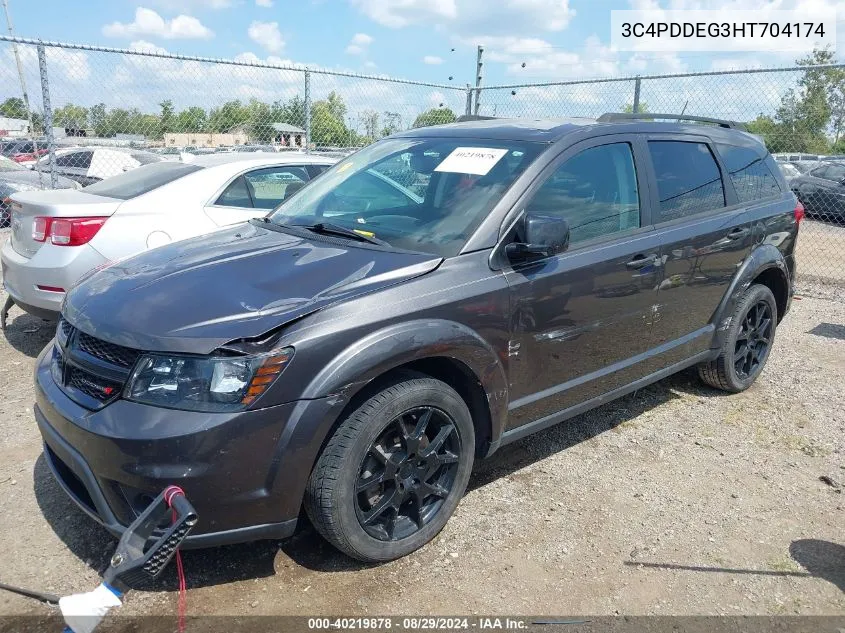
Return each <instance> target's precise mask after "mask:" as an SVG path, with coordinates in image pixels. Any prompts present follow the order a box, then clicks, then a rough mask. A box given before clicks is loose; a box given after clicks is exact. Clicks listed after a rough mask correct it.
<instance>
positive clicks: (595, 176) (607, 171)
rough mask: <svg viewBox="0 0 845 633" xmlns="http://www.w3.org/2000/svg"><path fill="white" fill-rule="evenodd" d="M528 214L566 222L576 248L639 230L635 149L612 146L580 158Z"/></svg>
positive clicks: (543, 190) (560, 172) (548, 184)
mask: <svg viewBox="0 0 845 633" xmlns="http://www.w3.org/2000/svg"><path fill="white" fill-rule="evenodd" d="M527 211H529V212H530V213H536V214H538V215H550V216H556V217H561V218H565V219H566V220H567V221H568V222H569V225H570V227H571V233H570V241H571V242H573V243H575V242H582V241H584V240H590V239H593V238H596V237H601V236H602V235H610V234H613V233H619V232H621V231H627V230H629V229H634V228H637V227H639V226H640V201H639V193H638V191H637V175H636V172H635V170H634V157H633V155H632V154H631V146H630V145H629V144H628V143H614V144H611V145H602V146H600V147H592V148H590V149H586V150H584V151H583V152H580V153H578V154H576V155H575V156H573V157H572V158H570V159H569V160H567V161H566V162H565V163H563V164H562V165H561V166H560V167H558V168H557V170H556V171H555V172H554V174H552V175H551V176H550V177H549V178H548V179H547V180H546V181H545V182H544V183H543V185H542V186H541V187H540V189H539V190H538V191H537V193H536V194H534V198H533V199H532V200H531V202H530V203H529V204H528V206H527Z"/></svg>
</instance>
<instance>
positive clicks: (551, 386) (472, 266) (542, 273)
mask: <svg viewBox="0 0 845 633" xmlns="http://www.w3.org/2000/svg"><path fill="white" fill-rule="evenodd" d="M651 116H652V115H638V114H627V115H626V114H620V113H610V114H607V115H604V116H602V117H601V118H599V119H598V120H595V121H585V120H583V119H579V120H578V121H567V120H551V121H524V120H519V121H510V120H484V119H483V118H481V119H480V120H474V119H473V118H471V119H473V120H469V121H465V122H458V123H454V124H450V125H443V126H435V127H429V128H419V129H414V130H408V131H404V132H401V133H398V134H396V135H394V136H391V137H388V138H386V139H382V140H380V141H378V142H376V143H373V144H372V145H369V146H368V147H366V148H364V149H362V150H361V151H359V152H357V153H355V154H354V155H352V156H349V157H346V158H344V159H342V160H340V161H339V162H337V164H334V165H333V164H332V163H334V162H335V159H334V158H327V157H321V156H315V155H305V154H301V155H297V154H294V153H288V154H286V153H274V154H258V153H230V154H218V155H213V156H198V157H196V158H195V159H194V160H193V162H190V163H185V162H163V161H159V162H155V163H152V164H148V165H141V166H139V167H137V168H134V169H131V170H129V171H126V172H125V173H121V174H120V175H117V176H114V177H112V178H109V179H105V180H103V181H101V182H98V183H95V184H92V185H89V186H87V187H85V188H83V189H80V190H72V189H67V190H55V191H34V192H26V191H24V192H18V193H16V194H13V195H12V196H11V206H12V209H11V211H12V231H11V239H10V241H9V242H8V243H7V244H5V245H4V246H3V249H2V265H3V274H4V279H5V283H6V288H7V290H8V292H9V295H10V297H11V300H12V301H13V302H15V303H18V305H20V306H21V307H23V308H24V309H26V310H29V311H32V312H33V313H35V314H42V315H44V316H54V317H55V316H57V313H58V311H59V310H61V317H60V319H59V321H58V325H57V327H56V336H55V339H54V340H53V341H51V342H50V343H49V344H48V346H47V347H46V348H45V349H44V350H43V351H42V352H41V354H40V355H39V357H38V359H37V361H36V369H35V382H36V389H35V393H36V404H35V407H34V408H33V413H34V417H35V419H36V421H37V424H38V427H39V430H40V432H41V435H42V437H43V440H44V457H45V461H46V463H47V464H48V466H49V468H50V469H51V471H52V473H53V475H54V476H55V477H56V479H57V481H58V482H59V484H60V485H61V486H62V487H63V489H64V490H65V491H66V492H67V493H68V495H70V497H71V498H72V499H73V500H74V501H75V502H76V503H77V504H78V505H79V507H80V508H82V509H83V511H85V512H86V513H88V514H89V515H90V516H91V517H93V518H94V519H95V520H97V521H98V522H100V523H101V524H102V525H104V526H105V527H106V529H108V530H109V531H111V532H112V533H114V534H121V533H122V532H123V531H125V529H126V526H127V525H129V524H130V523H131V522H132V521H133V520H134V519H135V517H137V516H138V515H139V513H141V512H143V510H144V509H145V508H146V507H147V505H148V504H149V503H150V500H151V499H152V498H153V497H155V496H156V495H158V494H159V493H160V492H161V491H162V490H163V489H164V488H166V487H167V486H169V485H171V484H174V483H175V484H178V485H179V486H180V487H182V488H183V489H184V491H185V493H186V494H187V496H188V497H189V498H190V500H191V502H192V503H193V505H194V506H195V508H196V509H197V513H198V516H199V521H198V523H197V525H196V527H195V528H194V531H193V532H192V533H191V535H190V536H189V537H188V540H187V541H185V544H186V545H187V546H195V547H201V546H212V545H220V544H225V543H232V542H239V541H249V540H254V539H267V538H273V539H278V538H284V537H287V536H290V535H291V534H292V533H293V532H294V530H295V528H296V526H297V521H298V520H299V519H300V517H301V516H302V510H303V509H304V510H305V513H306V514H307V515H308V517H309V518H310V520H311V522H312V523H313V525H314V526H315V527H316V529H317V530H318V531H319V532H320V533H321V534H322V535H323V536H324V537H325V538H326V539H327V540H328V541H329V542H331V543H332V544H333V545H335V546H336V547H337V548H339V549H340V550H342V551H343V552H346V553H347V554H348V555H350V556H353V557H356V558H358V559H361V560H365V561H385V560H391V559H394V558H398V557H400V556H403V555H405V554H408V553H409V552H412V551H414V550H416V549H417V548H419V547H422V546H423V545H425V544H426V543H427V542H428V541H429V540H431V539H432V538H433V537H434V536H435V535H437V533H438V532H439V531H440V529H441V528H443V526H444V525H445V523H446V521H447V520H448V519H449V517H450V516H451V515H452V513H453V512H454V510H455V508H456V507H457V505H458V503H459V501H460V499H461V497H462V496H463V494H464V491H465V489H466V486H467V482H468V481H469V477H470V473H471V471H472V467H473V463H474V461H475V459H476V458H481V457H486V456H489V455H491V454H493V453H494V452H495V451H496V450H497V449H498V448H499V447H501V446H504V445H505V444H507V443H509V442H513V441H516V440H518V439H520V438H522V437H525V436H526V435H528V434H530V433H533V432H536V431H539V430H541V429H544V428H547V427H549V426H551V425H553V424H556V423H559V422H562V421H563V420H566V419H568V418H571V417H573V416H575V415H578V414H579V413H582V412H584V411H586V410H588V409H591V408H594V407H597V406H599V405H601V404H603V403H605V402H608V401H610V400H613V399H615V398H618V397H620V396H623V395H625V394H627V393H630V392H632V391H634V390H637V389H641V388H643V387H644V386H646V385H648V384H650V383H652V382H655V381H657V380H660V379H661V378H663V377H666V376H669V375H671V374H672V373H675V372H677V371H680V370H682V369H685V368H688V367H693V366H697V367H698V371H699V375H700V376H701V378H702V379H703V380H704V382H706V383H707V384H709V385H712V386H713V387H716V388H719V389H722V390H726V391H730V392H739V391H743V390H745V389H747V388H748V387H750V386H751V384H752V383H753V382H754V381H755V380H756V379H757V378H758V376H759V375H760V373H761V371H762V370H763V367H764V366H765V364H766V361H767V359H768V356H769V353H770V351H771V349H772V345H773V343H774V341H775V335H776V331H777V325H778V323H779V322H780V321H781V319H782V318H783V317H784V315H785V314H786V313H787V311H788V310H789V307H790V302H791V298H792V292H793V291H792V288H793V278H794V273H795V268H796V265H795V255H794V253H795V244H796V239H797V235H798V230H799V225H800V222H801V221H802V219H803V217H804V211H803V208H802V207H801V205H800V203H798V202H797V201H796V199H795V196H794V195H793V193H792V192H791V191H790V189H789V187H788V186H787V184H786V181H785V180H784V178H783V175H782V174H781V172H780V171H779V170H778V168H777V166H776V164H775V162H774V160H773V159H772V157H771V155H769V153H768V152H767V150H766V148H765V146H764V145H763V144H762V143H760V142H759V140H758V139H756V138H755V137H754V136H752V135H749V134H747V133H745V132H743V131H741V130H739V129H736V125H735V124H734V123H732V122H730V121H719V120H715V119H708V120H706V121H705V122H706V123H709V125H697V124H690V123H684V122H678V121H672V122H657V121H653V120H642V118H643V117H651ZM661 116H662V117H668V118H669V119H672V118H673V117H671V116H669V115H661ZM674 118H680V117H674ZM323 172H324V173H323ZM244 220H248V221H246V222H244ZM228 225H232V226H228ZM186 238H191V239H186ZM139 251H146V252H140V253H139ZM136 253H138V254H137V255H135V256H134V257H128V256H129V255H133V254H136ZM80 277H81V278H80ZM562 476H565V474H562ZM572 483H573V485H577V482H572ZM516 510H517V511H518V508H517V509H516Z"/></svg>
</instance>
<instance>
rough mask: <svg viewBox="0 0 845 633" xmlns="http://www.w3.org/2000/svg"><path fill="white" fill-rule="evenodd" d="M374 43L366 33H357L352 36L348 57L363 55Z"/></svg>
mask: <svg viewBox="0 0 845 633" xmlns="http://www.w3.org/2000/svg"><path fill="white" fill-rule="evenodd" d="M372 43H373V38H372V37H370V36H369V35H367V34H366V33H356V34H355V35H353V36H352V40H351V41H350V42H349V46H347V47H346V54H347V55H363V54H364V53H366V52H367V50H368V49H369V46H370V44H372Z"/></svg>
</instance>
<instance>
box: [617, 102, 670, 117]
mask: <svg viewBox="0 0 845 633" xmlns="http://www.w3.org/2000/svg"><path fill="white" fill-rule="evenodd" d="M622 112H625V113H627V114H632V113H633V112H634V104H633V103H631V102H628V103H626V104H625V105H623V106H622ZM640 112H649V109H648V104H647V103H646V102H645V101H640ZM664 114H665V113H664Z"/></svg>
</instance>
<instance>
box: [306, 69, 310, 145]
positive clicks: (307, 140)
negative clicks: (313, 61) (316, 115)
mask: <svg viewBox="0 0 845 633" xmlns="http://www.w3.org/2000/svg"><path fill="white" fill-rule="evenodd" d="M305 153H306V154H310V153H311V71H310V70H308V69H307V68H306V69H305Z"/></svg>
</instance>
